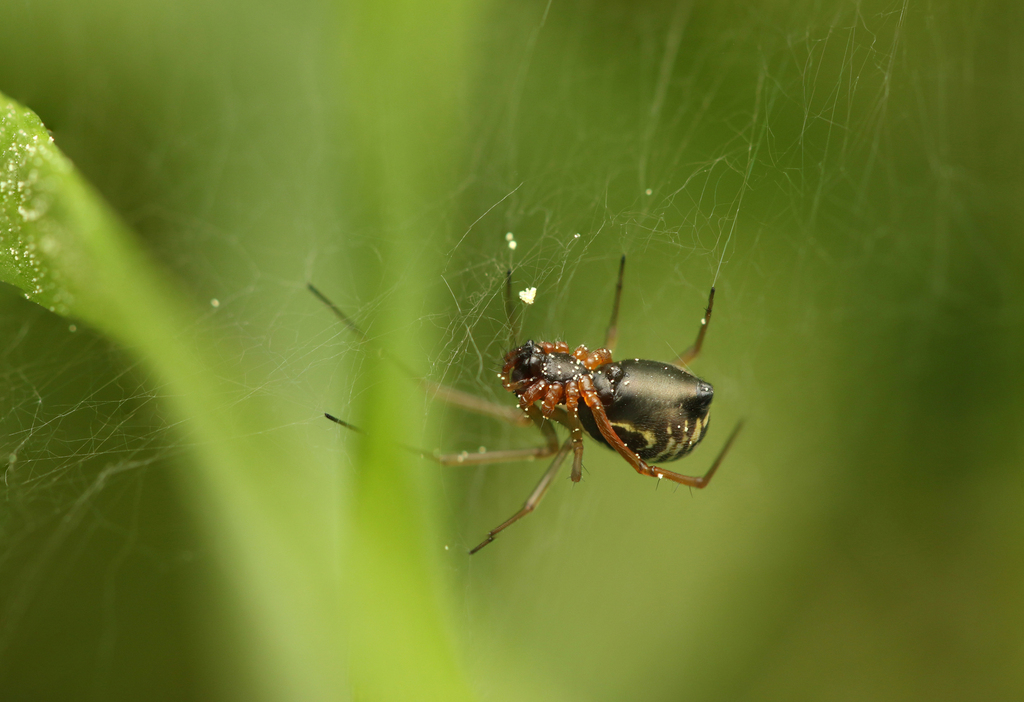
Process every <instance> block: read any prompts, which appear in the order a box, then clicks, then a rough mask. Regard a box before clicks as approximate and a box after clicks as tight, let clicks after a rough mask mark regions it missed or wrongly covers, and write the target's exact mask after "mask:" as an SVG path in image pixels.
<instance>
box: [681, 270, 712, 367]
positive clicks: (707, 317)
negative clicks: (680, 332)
mask: <svg viewBox="0 0 1024 702" xmlns="http://www.w3.org/2000/svg"><path fill="white" fill-rule="evenodd" d="M714 304H715V289H714V288H713V287H712V288H711V294H710V295H708V306H707V307H706V308H705V309H704V318H703V319H701V320H700V331H699V332H697V340H696V341H694V342H693V346H691V347H690V348H688V349H686V350H685V351H683V353H682V354H680V356H679V358H677V359H676V360H675V361H673V362H672V365H675V366H685V365H687V364H688V363H689V362H690V361H692V360H693V359H695V358H697V355H698V354H699V353H700V347H701V346H703V345H704V335H705V334H707V333H708V323H709V322H711V308H712V306H713V305H714Z"/></svg>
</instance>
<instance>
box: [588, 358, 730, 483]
mask: <svg viewBox="0 0 1024 702" xmlns="http://www.w3.org/2000/svg"><path fill="white" fill-rule="evenodd" d="M591 378H592V381H593V383H594V388H595V390H597V393H598V397H600V399H601V404H602V406H603V407H604V410H605V414H607V415H608V421H609V422H610V423H611V425H612V428H613V429H614V430H615V433H616V434H617V435H618V436H619V438H621V439H622V441H623V442H624V443H625V444H626V446H628V447H629V449H630V450H631V451H633V452H634V453H636V454H637V455H638V456H639V457H640V458H642V459H644V460H645V461H657V462H662V463H663V462H668V461H675V460H677V459H680V458H682V457H683V456H685V455H686V454H688V453H689V452H690V451H692V450H693V448H694V447H695V446H696V445H697V444H699V443H700V440H701V439H702V438H704V432H705V431H706V430H707V427H708V422H709V419H708V412H709V411H710V408H711V399H712V397H713V396H714V389H713V388H712V387H711V385H710V384H709V383H706V382H704V381H703V380H701V379H700V378H697V377H696V376H694V375H691V374H690V373H687V372H686V371H684V370H682V369H681V368H678V367H676V366H672V365H669V364H667V363H660V362H658V361H645V360H641V359H635V360H626V361H618V362H615V363H607V364H604V365H602V366H599V367H597V368H595V369H594V370H593V371H592V373H591ZM579 417H580V422H581V423H582V424H583V428H584V429H586V431H587V433H588V434H590V435H591V436H592V437H593V438H594V439H596V440H597V441H599V442H601V443H602V444H605V445H606V446H607V445H608V442H607V441H606V440H605V438H604V437H603V436H602V435H601V432H600V430H599V429H598V427H597V423H596V422H595V421H594V415H593V413H592V412H591V411H590V409H589V408H588V407H586V406H585V405H582V404H581V405H580V407H579Z"/></svg>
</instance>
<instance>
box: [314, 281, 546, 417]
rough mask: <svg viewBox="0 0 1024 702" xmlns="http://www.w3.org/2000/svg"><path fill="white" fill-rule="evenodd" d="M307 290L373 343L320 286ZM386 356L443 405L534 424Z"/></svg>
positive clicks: (511, 410)
mask: <svg viewBox="0 0 1024 702" xmlns="http://www.w3.org/2000/svg"><path fill="white" fill-rule="evenodd" d="M509 276H511V271H509ZM511 284H512V283H511V277H509V279H508V285H509V286H511ZM307 287H308V288H309V291H310V292H311V293H313V295H314V296H316V298H317V299H318V300H320V302H322V303H324V305H326V306H327V308H328V309H329V310H331V312H333V313H334V316H336V317H337V318H338V319H339V320H341V321H342V323H344V325H345V326H346V327H348V328H349V330H350V331H351V332H352V333H353V334H355V335H356V336H357V337H358V338H359V340H360V341H361V342H363V343H367V342H368V341H369V338H368V337H367V336H366V334H365V333H364V332H363V330H362V329H360V328H359V326H358V325H357V324H356V323H355V322H353V321H352V319H351V318H350V317H349V316H348V315H347V314H345V313H344V312H342V310H341V308H340V307H338V306H337V305H335V304H334V303H333V302H331V300H330V299H329V298H328V297H327V296H326V295H324V294H323V293H322V292H320V291H319V290H318V289H317V288H316V286H314V285H313V284H312V283H307ZM509 290H511V287H509ZM508 305H511V300H509V302H508ZM506 309H508V310H512V308H511V307H507V308H506ZM509 320H510V323H511V320H512V317H511V316H510V317H509ZM517 333H518V332H517ZM383 353H384V355H385V356H386V357H387V358H388V359H389V360H390V361H391V362H392V363H394V364H395V365H396V366H398V368H399V369H400V370H401V371H402V372H403V373H405V374H406V375H408V376H409V377H410V378H414V379H415V380H416V381H417V382H418V383H419V384H420V385H421V386H422V387H423V389H424V390H425V391H427V392H428V393H430V394H432V395H433V396H435V397H437V398H438V399H440V400H442V401H443V402H446V403H448V404H450V405H455V406H456V407H462V408H463V409H466V410H469V411H470V412H476V413H477V414H483V415H487V416H490V417H496V418H497V419H500V420H502V421H503V422H508V423H510V424H514V425H516V426H520V427H522V426H527V425H528V424H529V423H530V421H529V419H528V418H527V417H525V416H523V413H522V412H521V411H519V410H518V409H517V408H515V407H508V406H507V405H499V404H497V403H495V402H490V401H488V400H485V399H483V398H481V397H477V396H476V395H471V394H470V393H468V392H463V391H462V390H456V389H455V388H450V387H448V386H446V385H441V384H440V383H434V382H432V381H429V380H424V379H423V378H420V377H418V376H417V375H416V374H415V373H413V372H412V371H411V370H410V369H409V368H408V367H407V366H406V365H405V364H404V363H402V362H401V361H399V360H398V359H397V358H395V357H394V356H392V355H391V354H389V353H387V352H383ZM339 423H340V422H339Z"/></svg>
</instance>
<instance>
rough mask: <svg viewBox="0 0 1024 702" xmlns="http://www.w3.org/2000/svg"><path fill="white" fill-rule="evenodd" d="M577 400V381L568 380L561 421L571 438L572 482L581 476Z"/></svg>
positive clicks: (581, 453)
mask: <svg viewBox="0 0 1024 702" xmlns="http://www.w3.org/2000/svg"><path fill="white" fill-rule="evenodd" d="M579 400H580V386H579V383H578V382H577V381H575V380H570V381H569V382H568V383H566V385H565V407H566V418H565V421H564V422H562V423H563V424H564V425H565V426H566V427H568V428H569V438H570V439H572V451H573V457H572V473H570V474H569V477H570V478H571V479H572V481H573V482H574V483H578V482H579V481H580V478H582V477H583V425H582V424H580V417H579V411H578V407H579Z"/></svg>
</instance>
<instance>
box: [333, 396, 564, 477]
mask: <svg viewBox="0 0 1024 702" xmlns="http://www.w3.org/2000/svg"><path fill="white" fill-rule="evenodd" d="M523 416H525V417H526V419H527V421H528V422H531V421H532V422H533V424H534V425H536V427H537V428H538V429H539V430H540V433H541V434H543V435H544V439H545V445H544V446H535V447H533V448H525V449H509V450H505V451H481V452H479V453H469V452H467V451H463V452H462V453H445V454H440V455H431V454H424V455H425V456H426V457H428V458H432V459H433V460H435V461H437V462H438V463H440V464H441V465H443V466H481V465H485V464H488V463H511V462H512V461H522V460H529V459H534V458H546V457H547V456H550V455H552V454H554V453H556V452H557V451H558V435H557V434H556V433H555V428H554V426H552V424H551V422H549V421H547V420H546V419H545V418H544V417H543V416H542V415H541V413H540V412H539V411H538V410H537V406H536V405H530V406H529V407H527V408H526V414H525V415H523ZM334 421H338V420H334ZM339 423H340V422H339Z"/></svg>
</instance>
